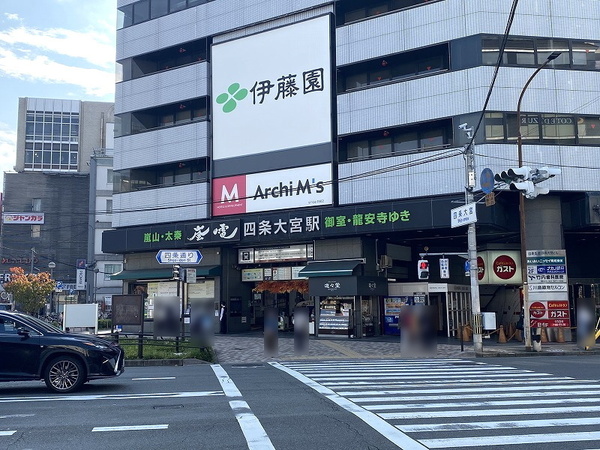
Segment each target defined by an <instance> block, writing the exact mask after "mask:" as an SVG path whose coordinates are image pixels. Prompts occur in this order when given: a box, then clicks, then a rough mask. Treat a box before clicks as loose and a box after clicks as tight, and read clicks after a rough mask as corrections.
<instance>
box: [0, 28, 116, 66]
mask: <svg viewBox="0 0 600 450" xmlns="http://www.w3.org/2000/svg"><path fill="white" fill-rule="evenodd" d="M0 42H3V43H5V44H8V45H9V46H30V47H33V48H34V49H36V51H38V52H40V53H45V52H50V53H55V54H58V55H64V56H70V57H74V58H81V59H83V60H85V61H87V62H89V63H91V64H93V65H95V66H99V67H105V68H112V67H113V64H114V61H115V44H114V42H113V40H112V38H111V35H110V34H107V33H101V32H98V31H93V30H89V31H74V30H66V29H63V28H51V29H48V30H40V29H36V28H27V27H23V26H22V27H18V28H11V29H9V30H5V31H0Z"/></svg>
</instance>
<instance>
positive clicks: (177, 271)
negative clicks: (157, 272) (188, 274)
mask: <svg viewBox="0 0 600 450" xmlns="http://www.w3.org/2000/svg"><path fill="white" fill-rule="evenodd" d="M180 271H181V266H180V265H179V264H174V265H173V279H174V280H179V279H180V275H181V274H180Z"/></svg>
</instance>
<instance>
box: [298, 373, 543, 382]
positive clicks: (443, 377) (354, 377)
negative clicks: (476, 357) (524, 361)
mask: <svg viewBox="0 0 600 450" xmlns="http://www.w3.org/2000/svg"><path fill="white" fill-rule="evenodd" d="M307 375H310V374H307ZM392 375H395V374H392ZM397 376H398V375H395V376H394V377H393V378H396V377H397ZM504 376H506V374H484V373H481V374H472V373H471V374H468V375H467V374H464V375H462V374H461V375H456V374H452V375H442V374H440V375H427V374H423V375H410V378H411V379H412V380H436V379H437V380H448V379H449V380H454V379H459V380H463V379H469V378H476V379H481V378H499V377H504ZM542 376H543V375H542ZM517 377H518V378H521V377H531V374H523V373H521V374H520V373H515V374H514V375H513V378H517ZM311 378H312V379H313V380H323V381H343V380H346V381H347V380H388V379H389V378H392V376H391V375H386V376H376V375H365V376H362V375H352V376H346V375H331V376H322V375H319V376H311Z"/></svg>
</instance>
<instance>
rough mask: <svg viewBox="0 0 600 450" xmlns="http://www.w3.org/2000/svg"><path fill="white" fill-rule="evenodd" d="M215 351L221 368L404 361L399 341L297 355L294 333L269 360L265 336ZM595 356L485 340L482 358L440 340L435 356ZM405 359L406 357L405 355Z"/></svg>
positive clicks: (338, 341)
mask: <svg viewBox="0 0 600 450" xmlns="http://www.w3.org/2000/svg"><path fill="white" fill-rule="evenodd" d="M214 349H215V350H216V353H217V358H218V360H219V363H221V364H223V363H224V364H231V363H256V362H265V361H290V360H318V359H328V360H329V359H346V360H347V359H373V358H376V359H391V358H402V357H403V355H402V354H401V352H400V341H399V338H397V337H395V338H394V337H380V338H373V339H369V338H368V339H347V338H343V337H339V338H331V337H326V338H319V339H315V338H312V337H311V339H310V340H309V346H308V352H306V353H305V354H303V355H298V354H296V352H295V351H294V339H293V335H292V334H291V333H280V335H279V340H278V352H277V355H276V356H273V357H270V356H266V355H265V352H264V340H263V336H262V333H249V334H239V335H235V334H226V335H217V336H215V340H214ZM584 353H585V354H589V353H596V350H592V351H587V352H585V351H583V350H580V349H578V348H577V346H576V344H575V343H574V342H567V343H561V344H558V343H555V342H552V343H544V344H542V351H541V352H531V351H526V349H525V347H524V344H523V343H522V342H517V341H512V342H509V343H505V344H499V343H497V342H495V341H492V340H484V342H483V354H480V355H475V351H474V350H473V343H472V342H465V343H464V345H463V350H462V351H461V345H460V342H459V341H458V340H448V339H440V341H439V342H438V344H437V350H436V352H435V354H434V355H430V356H433V357H436V358H474V357H475V356H482V357H486V356H537V355H567V354H569V355H572V354H584ZM405 356H406V355H405Z"/></svg>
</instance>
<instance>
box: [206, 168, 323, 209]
mask: <svg viewBox="0 0 600 450" xmlns="http://www.w3.org/2000/svg"><path fill="white" fill-rule="evenodd" d="M213 201H214V203H213V215H214V216H223V215H230V214H244V213H249V212H260V211H274V210H278V209H289V208H303V207H308V206H325V205H331V204H332V202H333V188H332V183H331V164H319V165H316V166H307V167H297V168H294V169H284V170H277V171H273V172H261V173H253V174H250V175H238V176H235V177H227V178H216V179H214V180H213Z"/></svg>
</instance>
